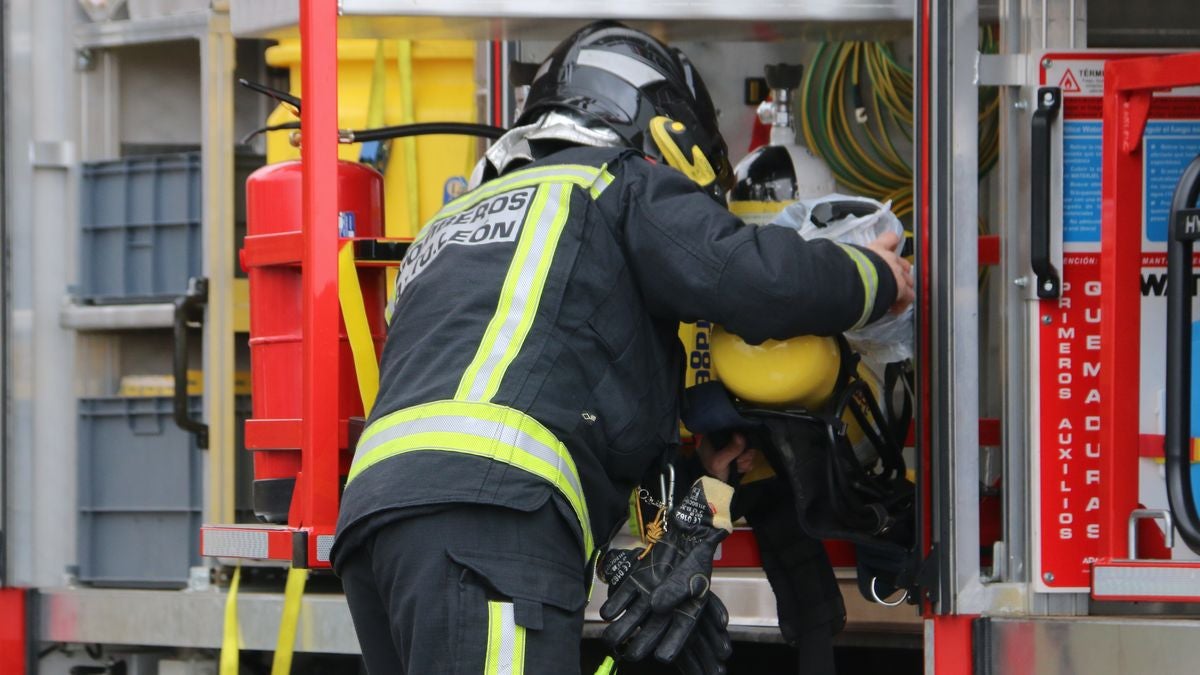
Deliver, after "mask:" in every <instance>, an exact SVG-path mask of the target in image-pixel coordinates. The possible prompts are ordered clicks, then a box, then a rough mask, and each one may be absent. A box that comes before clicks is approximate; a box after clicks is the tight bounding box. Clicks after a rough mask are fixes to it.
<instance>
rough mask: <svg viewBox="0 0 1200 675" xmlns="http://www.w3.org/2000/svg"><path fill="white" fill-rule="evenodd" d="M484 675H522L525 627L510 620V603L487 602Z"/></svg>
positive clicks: (523, 670) (523, 671)
mask: <svg viewBox="0 0 1200 675" xmlns="http://www.w3.org/2000/svg"><path fill="white" fill-rule="evenodd" d="M483 673H484V675H524V673H525V627H524V626H518V625H517V624H516V621H514V620H513V605H512V603H511V602H501V601H498V600H489V601H488V634H487V653H486V655H485V657H484V663H483Z"/></svg>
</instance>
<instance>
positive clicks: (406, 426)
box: [354, 415, 583, 498]
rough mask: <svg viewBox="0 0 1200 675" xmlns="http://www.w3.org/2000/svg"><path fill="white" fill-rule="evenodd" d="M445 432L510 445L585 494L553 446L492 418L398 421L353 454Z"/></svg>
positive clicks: (435, 417)
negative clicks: (415, 436) (548, 466)
mask: <svg viewBox="0 0 1200 675" xmlns="http://www.w3.org/2000/svg"><path fill="white" fill-rule="evenodd" d="M442 432H446V433H459V434H467V435H470V436H476V437H478V439H479V442H480V443H481V444H483V445H484V447H485V448H486V447H491V446H492V445H494V444H497V443H502V444H504V445H511V446H513V447H514V448H517V449H519V450H521V451H523V452H525V453H526V454H528V455H530V456H532V457H536V458H537V459H540V460H542V461H543V462H545V463H546V464H549V465H550V466H552V467H554V468H555V469H556V470H557V471H558V473H560V474H561V475H562V477H563V478H564V479H565V480H566V481H567V483H569V484H570V486H571V488H572V489H573V490H574V491H575V494H577V495H579V496H580V497H581V498H582V497H583V486H582V485H580V483H579V477H578V476H577V475H575V471H574V470H573V469H572V468H571V467H569V466H567V465H566V463H565V462H563V460H562V458H561V457H560V456H559V454H558V452H556V451H555V449H554V448H552V447H550V446H548V445H546V444H545V443H542V442H541V441H539V440H538V439H536V438H534V437H533V436H530V435H529V434H527V433H525V432H524V431H521V430H520V429H514V428H512V427H510V426H508V425H505V424H503V423H501V422H491V421H488V420H481V419H477V418H474V417H467V416H465V415H431V416H429V417H421V418H419V419H415V420H408V421H404V422H395V423H393V424H390V425H389V426H388V427H387V428H384V429H380V430H379V431H378V432H377V433H375V434H374V435H373V436H371V437H370V438H368V439H367V440H366V441H365V442H363V443H360V444H359V446H358V449H357V450H356V451H355V453H354V458H355V460H356V461H357V460H358V458H360V457H365V456H366V455H367V454H368V453H370V452H371V451H372V450H374V449H375V448H378V447H380V446H382V445H384V444H385V443H390V442H392V441H395V440H397V439H399V438H403V437H404V436H409V435H412V434H423V433H442Z"/></svg>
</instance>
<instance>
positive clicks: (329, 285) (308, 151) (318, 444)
mask: <svg viewBox="0 0 1200 675" xmlns="http://www.w3.org/2000/svg"><path fill="white" fill-rule="evenodd" d="M337 15H338V6H337V1H336V0H301V3H300V34H301V55H302V56H301V58H302V66H301V81H302V86H303V89H304V91H306V92H308V94H307V100H306V101H305V105H304V108H303V110H302V113H301V129H302V130H303V134H304V139H303V152H302V154H301V160H302V161H303V172H304V174H303V208H304V212H303V213H304V218H303V221H304V222H303V227H304V239H305V241H304V261H303V268H304V269H303V296H304V299H303V303H304V351H303V359H304V362H303V364H302V367H303V369H304V378H303V382H304V393H303V396H304V403H303V408H302V410H303V413H304V427H303V429H304V431H303V436H302V441H303V445H302V449H301V470H302V471H303V474H302V475H301V476H300V477H299V480H298V481H297V486H296V493H297V494H296V495H295V497H294V498H293V499H299V500H301V501H300V508H299V511H298V514H299V522H293V523H291V524H292V525H293V526H301V527H305V528H310V529H312V530H313V533H316V534H320V533H329V532H332V531H333V528H334V524H335V522H336V520H337V508H338V442H337V441H338V429H337V415H338V405H337V391H338V358H337V353H338V352H337V350H338V316H339V310H338V294H337V228H336V224H337V209H338V206H337V204H338V187H337V180H336V176H337V149H338V147H337V144H338V136H337ZM296 512H297V509H293V513H296ZM309 539H310V540H312V541H310V542H309V547H310V551H311V553H310V555H309V559H310V560H315V559H316V555H315V543H316V542H315V539H316V537H309Z"/></svg>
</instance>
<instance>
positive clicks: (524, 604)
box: [446, 550, 587, 675]
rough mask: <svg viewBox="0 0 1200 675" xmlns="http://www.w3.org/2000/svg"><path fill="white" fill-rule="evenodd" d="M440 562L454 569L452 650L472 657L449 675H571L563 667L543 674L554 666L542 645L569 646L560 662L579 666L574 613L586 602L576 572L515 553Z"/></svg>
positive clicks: (464, 554) (578, 620)
mask: <svg viewBox="0 0 1200 675" xmlns="http://www.w3.org/2000/svg"><path fill="white" fill-rule="evenodd" d="M446 555H447V556H449V558H450V559H451V560H452V561H453V562H454V563H456V564H457V565H458V567H459V568H461V572H460V576H459V584H458V586H459V612H458V613H459V618H460V620H459V621H458V623H459V626H458V631H459V633H458V635H459V642H458V644H459V645H460V646H461V648H462V649H461V651H463V652H464V653H473V654H477V655H478V657H477V658H472V659H467V661H468V662H460V663H459V664H457V665H458V666H459V667H460V669H459V670H456V671H455V672H463V673H467V672H471V673H479V672H482V673H512V674H514V675H519V674H520V673H523V672H525V669H526V667H527V666H528V667H529V669H530V670H529V672H530V673H541V672H570V671H568V670H564V669H563V668H565V667H566V664H561V665H558V666H553V667H550V668H548V667H547V666H551V665H552V664H553V663H554V662H555V661H556V660H559V658H558V656H557V655H556V654H554V653H553V651H554V649H553V647H552V646H551V647H550V649H547V642H549V643H551V645H552V644H553V643H555V642H565V643H567V644H570V641H571V640H572V639H573V640H574V642H575V647H574V648H573V650H572V649H568V650H566V652H567V654H566V656H565V657H564V658H568V659H573V660H574V662H575V663H577V662H578V658H579V654H578V641H579V633H580V631H582V625H583V617H582V612H580V610H581V609H583V606H584V604H585V603H586V602H587V597H586V595H585V591H584V584H583V571H582V569H578V568H569V567H567V566H565V565H562V564H559V563H556V562H553V561H550V560H545V559H543V558H537V557H534V556H529V555H523V554H520V553H507V552H496V551H489V552H486V553H485V552H478V551H468V550H448V551H446ZM464 628H465V629H466V630H465V631H464V630H463V629H464ZM468 632H469V633H473V635H468V634H466V633H468ZM572 636H573V638H572ZM535 645H536V648H534V647H535ZM547 652H550V653H547ZM571 652H573V653H571ZM480 665H482V669H479V667H480ZM575 667H576V668H577V667H578V666H577V665H576V666H575Z"/></svg>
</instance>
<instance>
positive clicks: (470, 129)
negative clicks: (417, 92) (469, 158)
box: [342, 122, 508, 143]
mask: <svg viewBox="0 0 1200 675" xmlns="http://www.w3.org/2000/svg"><path fill="white" fill-rule="evenodd" d="M507 131H508V130H507V129H505V128H503V127H493V126H491V125H488V124H469V123H466V122H418V123H416V124H401V125H399V126H394V127H379V128H378V129H363V130H361V131H346V132H343V138H342V141H343V142H345V143H362V142H364V141H383V140H387V139H389V138H405V137H408V136H429V135H434V134H451V135H456V136H481V137H483V138H490V139H492V140H496V139H497V138H500V137H501V136H503V135H504V134H505V133H506V132H507Z"/></svg>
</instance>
